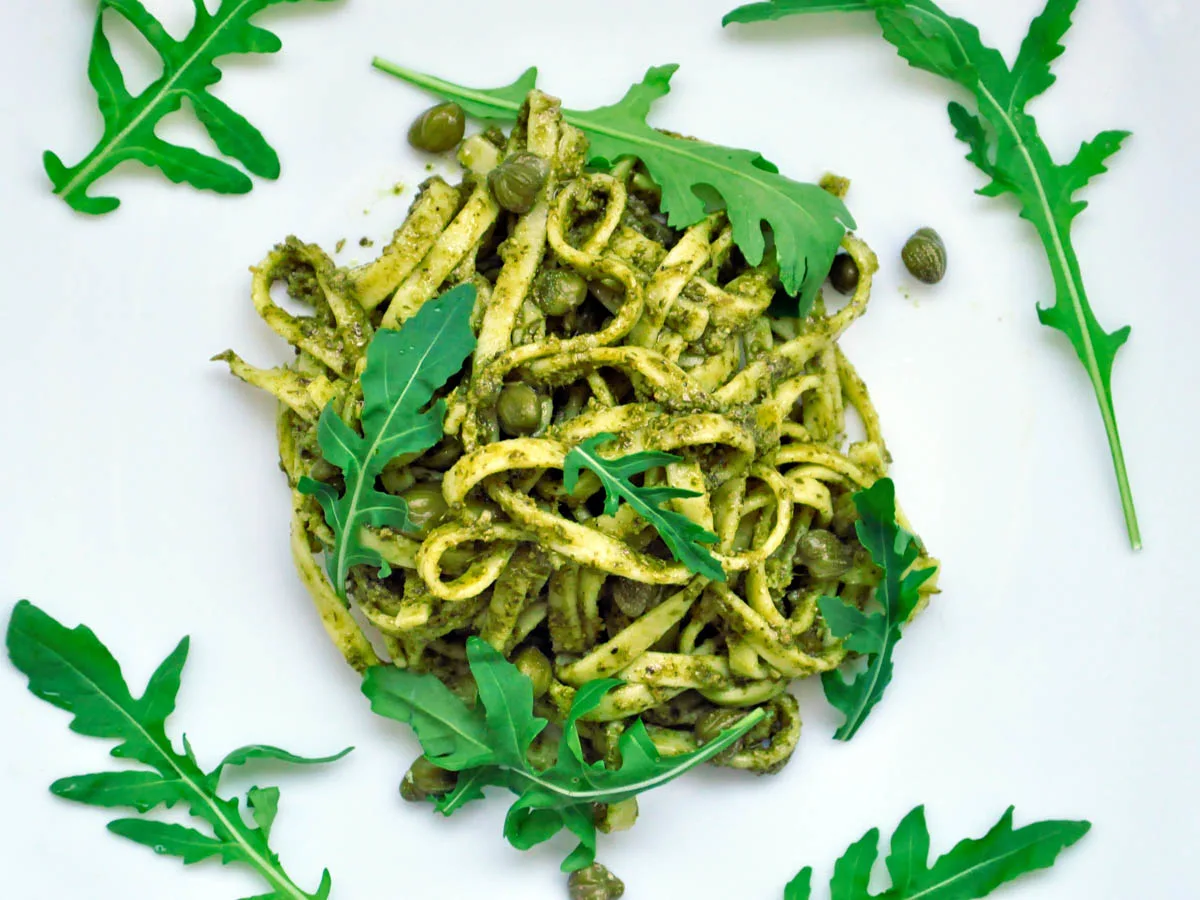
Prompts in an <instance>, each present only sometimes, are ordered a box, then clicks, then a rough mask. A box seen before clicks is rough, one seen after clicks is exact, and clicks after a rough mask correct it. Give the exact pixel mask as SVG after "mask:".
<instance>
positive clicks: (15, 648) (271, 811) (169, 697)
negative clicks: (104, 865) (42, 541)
mask: <svg viewBox="0 0 1200 900" xmlns="http://www.w3.org/2000/svg"><path fill="white" fill-rule="evenodd" d="M6 642H7V646H8V655H9V658H10V659H11V660H12V662H13V665H15V666H16V667H17V668H18V669H19V670H20V671H21V672H22V673H24V675H25V676H26V677H27V678H28V679H29V690H30V691H31V692H32V693H33V694H34V696H36V697H40V698H41V699H42V700H45V701H46V702H47V703H50V704H53V705H54V706H57V707H58V708H59V709H64V710H66V711H67V712H69V713H72V714H73V716H74V718H73V719H72V720H71V730H72V731H74V732H76V733H78V734H84V735H88V736H90V737H99V738H109V739H110V740H115V741H117V742H118V744H117V746H116V747H114V748H113V750H112V755H113V756H115V757H117V758H118V759H125V760H129V761H131V762H139V763H142V764H144V765H145V766H147V767H148V768H149V769H150V770H152V771H148V772H147V771H121V772H102V773H97V774H92V775H77V776H74V777H71V778H62V779H59V780H58V781H56V782H54V784H53V785H51V787H50V790H51V791H52V792H53V793H54V794H56V795H58V796H59V797H63V798H65V799H67V800H74V801H75V802H77V803H87V804H89V805H92V806H102V807H131V808H132V809H134V810H136V811H137V812H139V813H145V812H148V811H150V810H151V809H154V808H155V807H157V806H165V807H172V806H174V805H175V804H176V803H180V802H182V803H183V804H184V805H186V806H187V808H188V811H189V812H190V813H191V814H192V816H193V817H194V818H196V819H197V820H199V821H201V822H204V823H207V825H208V826H209V827H210V829H211V831H212V833H211V834H205V833H203V832H201V831H197V830H196V829H194V828H187V827H185V826H182V825H169V824H165V823H161V822H155V821H149V820H146V819H117V820H116V821H114V822H111V823H110V824H109V826H108V828H109V830H110V831H112V832H113V833H114V834H118V835H121V836H122V837H125V838H128V839H129V840H131V841H135V842H137V843H139V844H145V845H146V846H148V847H151V848H152V849H153V850H154V852H155V853H160V854H164V855H168V856H178V857H180V858H181V859H182V860H183V862H184V864H185V865H187V864H190V863H194V862H199V861H200V860H202V859H207V858H209V857H212V856H219V857H220V858H221V862H223V863H233V862H237V863H242V864H244V865H247V866H250V867H251V868H253V869H254V870H255V871H257V872H258V874H259V875H260V876H262V878H263V879H264V880H265V881H266V882H267V884H268V885H270V887H271V892H270V893H268V894H264V895H262V897H263V898H278V900H326V898H328V897H329V892H330V890H331V888H332V881H331V880H330V877H329V872H328V871H326V872H325V873H324V875H323V877H322V879H321V884H320V886H319V887H318V888H317V891H316V893H314V894H310V893H307V892H306V891H303V890H301V889H300V888H299V887H298V886H297V885H296V884H295V882H293V881H292V879H291V878H290V877H289V876H288V875H287V873H286V872H285V871H284V870H283V867H282V866H281V865H280V862H279V856H278V855H277V854H276V853H274V852H273V851H272V850H271V848H270V845H269V844H268V837H269V833H270V827H271V824H272V823H273V822H274V819H275V813H276V811H277V809H278V805H279V791H278V789H277V788H252V789H251V790H250V792H249V795H248V796H247V804H248V806H249V807H250V809H251V814H252V816H253V818H254V821H255V823H256V825H257V827H251V826H250V825H248V824H247V823H246V821H245V819H244V817H243V814H242V811H241V810H240V809H239V807H238V801H237V798H233V799H225V798H223V797H221V796H219V794H218V793H217V790H218V782H219V781H220V777H221V770H222V768H223V767H224V766H226V765H231V764H240V763H242V762H246V761H247V760H249V759H252V758H263V757H269V758H273V759H280V760H286V761H287V762H292V763H302V764H311V763H325V762H332V761H334V760H337V759H341V758H342V757H343V756H345V755H346V754H347V753H349V752H350V749H346V750H343V751H342V752H341V753H339V754H337V755H335V756H328V757H323V758H320V759H309V758H305V757H302V756H295V755H293V754H291V753H287V752H286V751H283V750H279V749H277V748H274V747H251V748H243V749H242V750H240V751H235V752H234V753H233V754H230V756H229V757H226V758H225V760H224V761H223V762H222V763H221V764H220V765H219V766H217V768H216V769H215V770H213V771H212V772H209V773H205V772H204V771H203V770H202V769H201V768H200V766H199V763H197V761H196V757H195V755H194V754H193V753H192V748H191V747H190V746H189V745H188V743H187V739H186V738H185V739H184V741H183V744H184V752H183V753H177V752H176V751H175V748H174V747H173V746H172V744H171V741H170V739H169V738H168V737H167V734H166V720H167V717H168V716H169V715H170V714H171V713H172V712H174V710H175V698H176V695H177V694H178V692H179V682H180V676H181V674H182V672H183V665H184V662H185V661H186V659H187V651H188V639H187V638H184V639H183V640H182V641H180V642H179V645H178V646H177V647H176V648H175V650H174V651H173V652H172V653H171V654H170V655H169V656H168V657H167V658H166V659H165V660H164V661H163V662H162V664H161V665H159V667H158V669H157V670H156V671H155V673H154V674H153V675H152V676H151V677H150V681H149V683H148V684H147V686H146V691H145V693H144V694H142V696H141V697H140V698H135V697H134V696H133V694H132V693H131V692H130V690H129V687H128V685H127V684H126V683H125V679H124V677H123V676H122V675H121V667H120V665H118V663H117V661H116V660H115V659H114V658H113V656H112V654H111V653H110V652H109V650H108V648H107V647H105V646H104V644H102V643H101V642H100V639H99V638H97V637H96V635H95V634H94V633H93V632H92V631H91V629H89V628H87V627H86V626H83V625H80V626H79V627H77V628H74V629H68V628H66V627H65V626H63V625H62V624H60V623H59V622H57V621H55V620H54V619H53V618H51V617H50V616H49V615H47V614H46V613H44V612H42V610H40V609H38V608H37V607H36V606H34V605H33V604H32V603H30V602H29V601H28V600H22V601H21V602H20V603H18V604H17V605H16V607H15V608H14V609H13V613H12V618H11V619H10V620H9V623H8V633H7V638H6Z"/></svg>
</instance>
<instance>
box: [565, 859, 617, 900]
mask: <svg viewBox="0 0 1200 900" xmlns="http://www.w3.org/2000/svg"><path fill="white" fill-rule="evenodd" d="M567 887H568V889H569V890H570V893H571V900H617V898H618V897H624V896H625V884H624V882H622V881H621V879H620V878H618V877H617V876H616V875H614V874H613V873H612V872H610V871H608V869H606V868H605V867H604V866H602V865H600V863H592V864H591V865H590V866H588V867H587V868H585V869H579V870H578V871H575V872H572V873H571V877H570V879H569V880H568V881H567Z"/></svg>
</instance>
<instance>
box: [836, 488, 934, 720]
mask: <svg viewBox="0 0 1200 900" xmlns="http://www.w3.org/2000/svg"><path fill="white" fill-rule="evenodd" d="M854 505H855V507H856V508H857V509H858V515H859V520H858V521H857V522H856V523H855V526H854V527H855V530H856V531H857V532H858V540H859V542H860V543H861V544H862V545H863V546H864V547H866V548H867V551H868V552H869V553H870V554H871V560H872V561H873V562H874V563H875V565H877V566H879V567H880V568H881V569H882V570H883V580H882V581H881V582H880V583H879V587H878V588H877V589H876V591H875V600H876V602H877V603H878V605H879V606H880V607H881V609H880V610H879V611H878V612H873V613H869V614H868V613H864V612H862V611H861V610H859V609H858V608H857V607H854V606H850V605H849V604H847V603H846V602H845V601H844V600H841V599H839V598H838V597H821V598H819V599H818V600H817V608H818V609H819V610H820V611H821V618H823V619H824V620H825V625H826V626H827V627H828V628H829V631H830V632H831V633H832V634H833V636H834V637H837V638H841V639H842V646H844V647H845V648H846V649H847V650H849V651H851V652H853V653H861V654H862V655H864V656H866V657H867V669H866V671H865V672H861V673H859V674H858V675H857V676H856V677H855V678H854V680H853V681H849V682H848V681H846V679H845V677H844V676H843V675H842V673H841V672H838V671H836V670H835V671H832V672H825V673H824V674H822V676H821V684H822V686H823V687H824V688H825V696H826V698H827V699H828V700H829V702H830V703H832V704H833V705H834V706H835V707H837V709H838V710H840V711H841V712H842V713H844V714H845V716H846V720H845V722H843V723H842V725H841V727H840V728H838V730H837V732H836V733H835V734H834V737H835V738H836V739H837V740H839V741H848V740H850V739H851V738H852V737H854V735H855V733H856V732H857V731H858V729H859V728H860V727H861V726H862V723H863V722H864V721H865V720H866V718H867V716H868V715H869V714H870V712H871V710H872V709H873V708H874V707H875V704H876V703H878V702H879V701H880V699H881V698H882V697H883V692H884V689H885V688H886V687H887V686H888V683H889V682H890V681H891V680H892V651H893V650H894V649H895V647H896V642H897V641H899V640H900V626H901V625H903V624H904V623H905V622H907V621H908V619H909V617H910V616H911V615H912V614H913V610H915V609H916V607H917V603H918V602H919V601H920V599H921V596H920V590H919V589H920V587H921V585H922V584H924V583H925V582H926V581H928V580H929V579H930V578H931V577H932V576H933V573H934V572H935V571H936V569H916V570H914V571H909V569H910V568H911V566H912V564H913V563H914V562H916V559H917V556H918V555H919V553H920V550H921V544H920V541H919V540H918V539H917V537H916V536H915V535H913V534H911V533H910V532H908V531H905V530H904V529H903V528H901V527H900V526H899V525H898V524H897V522H896V486H895V485H894V484H893V483H892V480H891V479H890V478H881V479H879V480H878V481H877V482H875V483H874V484H873V485H871V486H870V487H869V488H867V489H866V490H862V491H858V492H857V493H856V494H855V495H854Z"/></svg>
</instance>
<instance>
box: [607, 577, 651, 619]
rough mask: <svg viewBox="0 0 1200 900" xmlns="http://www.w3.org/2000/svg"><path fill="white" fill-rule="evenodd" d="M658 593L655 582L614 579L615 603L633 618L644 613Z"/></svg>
mask: <svg viewBox="0 0 1200 900" xmlns="http://www.w3.org/2000/svg"><path fill="white" fill-rule="evenodd" d="M657 593H658V588H657V587H656V586H655V585H653V584H645V583H644V582H641V581H633V580H631V579H629V578H621V577H617V578H615V579H613V583H612V597H613V603H615V604H616V605H617V608H618V609H619V610H621V612H623V613H625V615H627V616H629V618H631V619H636V618H637V617H638V616H640V615H641V614H642V613H644V612H645V611H646V608H647V607H648V606H649V605H650V601H651V600H653V599H654V598H655V595H656V594H657Z"/></svg>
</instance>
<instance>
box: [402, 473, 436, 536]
mask: <svg viewBox="0 0 1200 900" xmlns="http://www.w3.org/2000/svg"><path fill="white" fill-rule="evenodd" d="M400 497H401V499H403V500H404V502H405V503H407V504H408V520H409V522H411V523H412V531H413V532H414V533H416V534H420V535H425V534H428V533H429V530H430V529H431V528H432V527H433V526H434V524H436V523H437V520H438V519H440V518H441V517H442V516H443V515H444V514H445V512H446V498H445V496H444V495H443V494H442V486H441V485H440V484H431V483H429V482H422V483H421V484H414V485H413V486H412V487H410V488H406V489H405V490H403V491H401V492H400Z"/></svg>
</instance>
